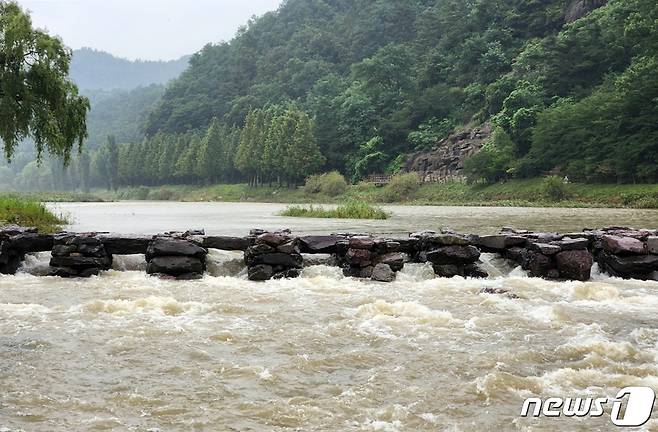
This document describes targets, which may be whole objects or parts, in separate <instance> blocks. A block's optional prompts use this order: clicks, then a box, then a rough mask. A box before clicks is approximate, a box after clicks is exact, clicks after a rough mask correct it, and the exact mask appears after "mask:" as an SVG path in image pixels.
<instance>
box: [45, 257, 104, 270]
mask: <svg viewBox="0 0 658 432" xmlns="http://www.w3.org/2000/svg"><path fill="white" fill-rule="evenodd" d="M50 266H51V267H70V268H74V269H79V270H80V269H88V268H98V269H101V270H109V269H110V268H112V257H110V256H107V255H106V256H103V257H91V256H82V255H69V256H54V257H52V258H51V259H50Z"/></svg>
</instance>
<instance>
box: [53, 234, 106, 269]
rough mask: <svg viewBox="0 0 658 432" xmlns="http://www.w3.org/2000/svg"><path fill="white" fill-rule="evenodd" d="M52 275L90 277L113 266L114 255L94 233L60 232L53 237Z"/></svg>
mask: <svg viewBox="0 0 658 432" xmlns="http://www.w3.org/2000/svg"><path fill="white" fill-rule="evenodd" d="M53 243H54V246H53V249H52V251H51V256H52V257H51V258H50V268H51V271H50V275H52V276H60V277H64V278H71V277H83V278H84V277H90V276H96V275H98V274H100V272H101V271H103V270H109V269H110V268H112V255H111V254H109V253H107V251H106V250H105V246H104V245H103V243H102V242H101V240H100V239H99V238H98V237H96V236H95V235H94V234H68V233H66V234H60V235H55V236H54V237H53Z"/></svg>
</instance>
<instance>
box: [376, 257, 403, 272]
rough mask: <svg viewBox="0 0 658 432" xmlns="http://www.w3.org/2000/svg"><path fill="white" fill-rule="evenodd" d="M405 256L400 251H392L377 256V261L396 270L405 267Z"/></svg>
mask: <svg viewBox="0 0 658 432" xmlns="http://www.w3.org/2000/svg"><path fill="white" fill-rule="evenodd" d="M404 261H405V257H404V255H403V254H401V253H399V252H392V253H388V254H385V255H381V256H379V257H377V258H376V262H377V263H381V264H386V265H388V266H389V267H390V268H391V269H392V270H393V271H394V272H399V271H400V270H402V269H403V268H404Z"/></svg>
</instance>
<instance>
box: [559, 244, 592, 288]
mask: <svg viewBox="0 0 658 432" xmlns="http://www.w3.org/2000/svg"><path fill="white" fill-rule="evenodd" d="M555 260H556V262H557V269H558V270H559V271H560V276H561V277H562V278H564V279H571V280H578V281H588V280H589V279H590V277H591V274H592V265H593V264H594V257H592V254H591V253H589V251H586V250H568V251H564V252H560V253H559V254H557V255H556V256H555Z"/></svg>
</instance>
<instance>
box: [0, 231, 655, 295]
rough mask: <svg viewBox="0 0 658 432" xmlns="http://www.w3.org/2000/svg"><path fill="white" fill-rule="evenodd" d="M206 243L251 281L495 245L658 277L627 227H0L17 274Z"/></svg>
mask: <svg viewBox="0 0 658 432" xmlns="http://www.w3.org/2000/svg"><path fill="white" fill-rule="evenodd" d="M208 249H220V250H228V251H242V252H244V261H245V265H246V266H247V269H248V277H249V279H250V280H254V281H264V280H269V279H280V278H294V277H298V276H299V275H300V272H301V269H302V268H303V267H304V263H305V261H311V259H310V258H311V257H312V255H317V254H329V255H331V257H332V262H333V263H335V265H338V266H340V267H341V268H342V269H343V273H344V274H345V275H346V276H350V277H355V278H363V279H372V280H375V281H380V282H391V281H393V280H395V278H396V273H397V272H399V271H400V270H402V269H403V268H404V265H405V264H406V263H430V264H431V265H432V267H433V269H434V272H435V273H436V275H437V276H439V277H454V276H462V277H476V278H484V277H488V276H489V275H488V273H487V271H486V269H485V267H484V266H482V262H481V261H480V257H481V254H482V253H494V254H498V255H500V256H502V257H503V258H505V259H508V260H511V261H514V262H515V263H517V264H518V265H520V266H521V267H522V268H523V269H524V270H526V271H528V274H529V275H530V276H531V277H541V278H546V279H554V280H579V281H587V280H589V279H590V277H591V269H592V265H593V263H594V262H597V263H598V264H599V268H600V269H601V270H602V271H604V272H606V273H608V274H610V275H612V276H618V277H622V278H628V279H631V278H632V279H643V280H658V231H657V230H639V229H632V228H626V227H608V228H602V229H586V230H584V231H582V232H574V233H564V234H559V233H535V232H530V231H526V230H517V229H512V228H503V230H501V232H500V234H498V235H486V236H479V235H465V234H460V233H456V232H453V231H450V230H447V229H444V230H442V231H441V232H433V231H424V232H419V233H414V234H410V235H408V236H404V237H376V236H372V235H368V234H356V233H336V234H331V235H322V236H318V235H313V236H295V235H293V234H292V233H291V232H290V231H289V230H283V231H277V232H266V231H263V230H252V231H251V232H250V233H249V235H247V236H244V237H230V236H206V235H205V233H204V232H203V231H187V232H168V233H163V234H157V235H141V236H126V235H119V234H112V233H101V232H95V233H71V232H62V233H57V234H42V233H39V232H37V231H36V230H35V229H32V228H23V227H5V228H2V229H0V273H3V274H15V273H16V272H17V271H18V269H19V268H20V266H21V264H22V261H23V260H24V259H25V256H26V255H27V254H31V253H36V252H50V253H51V258H50V275H52V276H59V277H68V278H70V277H90V276H94V275H98V274H100V273H101V272H103V271H106V270H109V269H111V268H112V261H113V256H115V255H135V254H142V255H144V257H145V260H146V262H147V272H148V273H149V274H152V275H155V276H159V277H165V278H173V279H181V280H187V279H198V278H201V277H202V276H203V274H204V272H205V270H206V256H207V254H208Z"/></svg>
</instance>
